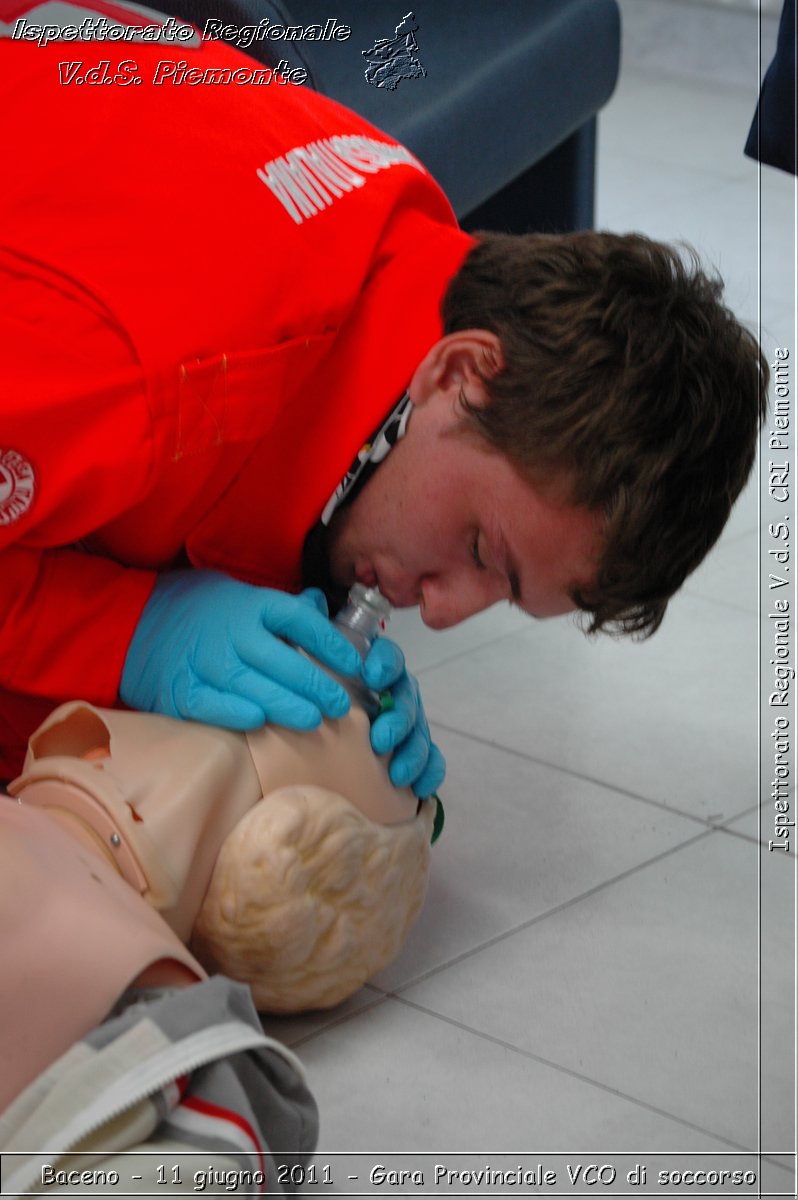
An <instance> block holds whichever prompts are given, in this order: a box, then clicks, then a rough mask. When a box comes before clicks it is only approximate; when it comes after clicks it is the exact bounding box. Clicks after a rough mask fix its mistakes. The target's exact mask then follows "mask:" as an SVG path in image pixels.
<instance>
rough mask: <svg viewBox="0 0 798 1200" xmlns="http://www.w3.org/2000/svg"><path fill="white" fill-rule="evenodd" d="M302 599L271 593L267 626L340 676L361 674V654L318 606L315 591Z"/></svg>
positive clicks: (271, 631) (266, 607)
mask: <svg viewBox="0 0 798 1200" xmlns="http://www.w3.org/2000/svg"><path fill="white" fill-rule="evenodd" d="M309 592H310V595H308V593H307V592H305V593H303V594H302V596H301V597H296V596H289V595H288V594H287V593H285V592H271V593H270V594H269V597H268V604H267V605H264V627H265V628H267V629H268V630H269V632H270V633H273V634H274V635H275V636H276V637H281V638H285V639H286V641H289V642H292V643H293V645H295V646H301V648H302V649H303V650H307V652H308V654H312V655H313V657H314V658H317V659H318V660H319V662H321V663H324V665H325V666H327V667H330V668H331V670H333V671H338V672H339V674H341V675H359V674H360V655H359V654H358V652H357V650H356V649H355V647H354V646H353V645H352V643H351V642H348V641H347V639H346V638H345V637H344V635H343V634H342V633H341V631H340V630H339V629H336V627H335V625H333V623H332V621H330V620H329V619H328V618H327V616H326V607H327V606H326V604H325V605H324V610H325V611H322V610H321V609H320V608H319V607H318V603H317V598H316V593H317V589H316V588H311V589H309Z"/></svg>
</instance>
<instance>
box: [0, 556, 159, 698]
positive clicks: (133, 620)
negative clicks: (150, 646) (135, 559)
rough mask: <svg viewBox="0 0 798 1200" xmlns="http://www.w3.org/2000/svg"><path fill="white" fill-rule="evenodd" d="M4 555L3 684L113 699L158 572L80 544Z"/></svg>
mask: <svg viewBox="0 0 798 1200" xmlns="http://www.w3.org/2000/svg"><path fill="white" fill-rule="evenodd" d="M0 563H2V575H1V576H0V627H2V636H1V637H0V680H2V684H3V686H4V687H5V688H8V689H9V690H10V691H15V692H21V693H23V694H25V695H30V696H42V697H46V698H52V699H53V700H61V699H72V698H76V697H80V698H81V699H83V700H89V701H91V702H92V703H94V704H99V705H105V706H109V705H113V704H114V703H115V702H116V699H117V692H118V688H119V679H120V676H121V674H122V668H123V666H124V662H125V655H126V653H127V648H128V645H129V643H130V639H131V637H132V636H133V631H134V629H135V628H136V624H137V622H138V619H139V617H140V615H141V610H142V609H143V607H144V605H145V604H146V602H147V600H148V598H149V595H150V592H151V591H152V588H153V586H154V583H155V578H156V576H155V572H153V571H137V570H132V569H131V568H129V567H120V566H119V565H118V564H117V563H114V562H111V561H110V560H109V559H106V558H98V557H95V556H94V555H91V554H83V553H81V552H80V551H77V550H47V551H45V552H44V553H40V552H37V551H35V550H31V549H26V548H24V547H12V548H11V549H8V550H5V551H4V552H3V554H2V556H1V557H0Z"/></svg>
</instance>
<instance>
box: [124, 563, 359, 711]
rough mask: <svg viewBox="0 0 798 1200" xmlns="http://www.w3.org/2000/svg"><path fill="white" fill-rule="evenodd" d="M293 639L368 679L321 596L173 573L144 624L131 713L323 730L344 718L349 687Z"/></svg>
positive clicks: (130, 662)
mask: <svg viewBox="0 0 798 1200" xmlns="http://www.w3.org/2000/svg"><path fill="white" fill-rule="evenodd" d="M283 639H286V640H285V641H284V640H283ZM287 642H292V643H294V644H295V645H297V646H301V647H302V648H303V649H304V650H307V652H308V653H309V654H312V655H313V657H314V658H316V659H318V660H319V662H321V663H325V664H326V665H327V666H329V667H330V668H332V670H334V671H337V672H338V673H339V674H341V675H357V674H358V672H359V669H360V658H359V656H358V654H357V651H356V650H355V648H354V646H352V645H350V643H349V642H348V641H347V640H346V638H345V637H344V636H343V635H342V634H341V633H339V631H338V630H337V629H336V628H335V626H334V625H333V624H332V623H331V622H330V621H329V620H328V618H327V603H326V601H325V599H324V596H323V594H322V593H321V592H320V591H318V590H316V589H313V588H311V589H309V590H308V591H306V592H303V593H302V595H300V596H291V595H288V594H287V593H286V592H279V591H273V590H272V589H271V588H262V587H253V586H251V585H250V584H248V583H241V582H239V581H238V580H236V579H229V578H228V577H227V576H226V575H221V574H219V573H218V572H216V571H174V572H167V573H165V574H163V575H161V576H160V578H159V579H158V582H157V583H156V585H155V590H154V591H153V593H152V595H151V596H150V599H149V600H148V602H147V604H146V606H145V608H144V611H143V612H142V614H141V617H140V619H139V623H138V625H137V626H136V631H135V633H134V634H133V639H132V641H131V643H130V647H129V649H128V652H127V658H126V659H125V666H124V669H123V672H122V681H121V683H120V686H119V695H120V697H121V699H122V700H123V701H124V702H125V704H127V705H129V706H130V707H131V708H135V709H139V710H141V711H144V712H158V713H164V714H165V715H166V716H170V717H184V718H190V719H191V720H194V721H205V722H207V723H208V724H210V725H222V726H224V727H225V728H227V729H241V730H243V729H257V728H259V727H260V726H261V725H263V724H264V723H265V722H266V721H271V722H273V723H274V724H276V725H285V726H287V727H288V728H289V729H314V728H315V727H316V726H317V725H320V724H321V721H322V717H323V716H327V717H342V716H343V715H344V714H345V713H346V712H348V711H349V697H348V695H347V694H346V691H345V690H344V688H342V687H341V685H340V683H337V682H336V681H335V680H334V679H332V678H331V677H330V676H329V675H328V674H327V673H326V672H325V671H323V670H322V669H321V667H319V666H317V665H316V664H315V663H312V662H310V661H308V659H307V658H305V657H304V656H303V655H302V654H300V653H299V651H298V650H295V649H294V648H293V646H289V645H288V644H287Z"/></svg>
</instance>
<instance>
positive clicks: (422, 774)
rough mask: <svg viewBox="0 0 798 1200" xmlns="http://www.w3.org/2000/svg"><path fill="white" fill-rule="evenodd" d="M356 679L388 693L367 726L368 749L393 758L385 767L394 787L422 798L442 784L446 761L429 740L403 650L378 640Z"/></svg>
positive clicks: (376, 689)
mask: <svg viewBox="0 0 798 1200" xmlns="http://www.w3.org/2000/svg"><path fill="white" fill-rule="evenodd" d="M361 675H362V676H363V679H364V681H365V682H366V684H368V686H369V687H370V688H371V689H372V690H373V691H375V692H382V691H385V690H386V689H388V690H389V691H390V695H391V698H392V700H393V708H392V709H391V710H390V711H389V712H385V713H382V714H381V715H380V716H379V717H377V719H376V720H375V722H374V724H373V725H372V726H371V746H372V749H373V750H374V751H375V752H376V753H377V754H390V753H391V752H392V751H393V757H392V758H391V763H390V766H389V768H388V774H389V775H390V777H391V782H392V783H393V784H395V786H396V787H412V789H413V791H414V792H415V794H416V795H417V796H419V797H421V798H424V797H426V796H431V795H432V793H433V792H436V791H437V790H438V788H439V787H440V786H441V784H442V783H443V779H444V776H445V774H446V760H445V759H444V757H443V755H442V754H441V752H440V750H439V749H438V747H437V746H436V745H435V743H434V742H433V741H432V740H431V738H430V734H429V726H428V725H427V718H426V717H425V715H424V706H423V704H422V703H421V693H420V691H419V687H418V682H417V680H416V679H414V678H413V676H412V675H410V674H408V671H407V668H406V667H405V658H404V655H403V654H402V651H401V650H400V649H399V647H398V646H397V645H396V643H395V642H392V641H391V640H390V638H377V640H376V641H375V643H374V645H373V646H372V647H371V649H370V650H369V652H368V655H367V656H366V661H365V662H364V663H363V667H362V670H361Z"/></svg>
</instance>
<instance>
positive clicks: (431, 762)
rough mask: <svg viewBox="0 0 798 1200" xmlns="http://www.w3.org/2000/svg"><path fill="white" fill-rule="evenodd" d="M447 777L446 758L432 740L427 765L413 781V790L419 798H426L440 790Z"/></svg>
mask: <svg viewBox="0 0 798 1200" xmlns="http://www.w3.org/2000/svg"><path fill="white" fill-rule="evenodd" d="M445 777H446V759H445V758H444V757H443V755H442V754H441V752H440V750H439V749H438V747H437V746H436V745H435V743H434V742H430V746H429V758H428V759H427V765H426V766H425V768H424V770H423V771H422V772H421V774H420V775H419V777H418V779H416V780H415V781H414V782H413V791H414V792H415V794H416V795H417V796H418V798H419V800H426V798H427V796H432V795H433V794H434V793H435V792H437V791H438V789H439V787H440V786H441V784H442V783H443V781H444V779H445Z"/></svg>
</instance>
